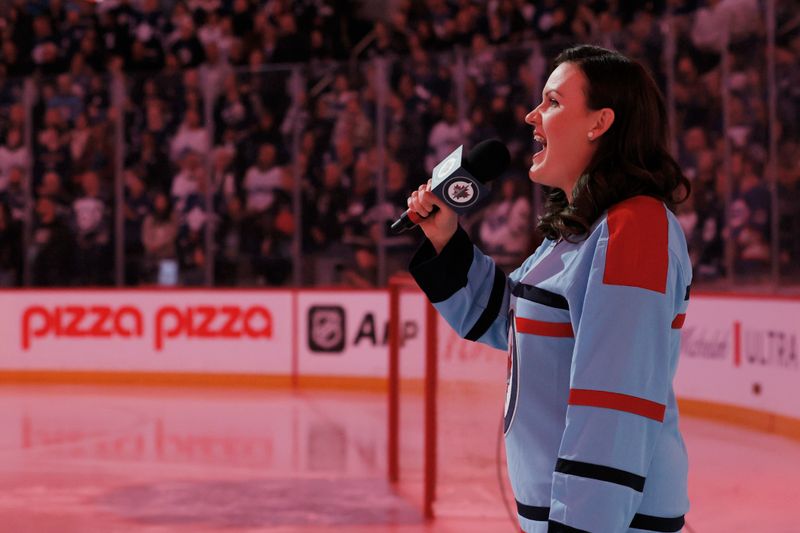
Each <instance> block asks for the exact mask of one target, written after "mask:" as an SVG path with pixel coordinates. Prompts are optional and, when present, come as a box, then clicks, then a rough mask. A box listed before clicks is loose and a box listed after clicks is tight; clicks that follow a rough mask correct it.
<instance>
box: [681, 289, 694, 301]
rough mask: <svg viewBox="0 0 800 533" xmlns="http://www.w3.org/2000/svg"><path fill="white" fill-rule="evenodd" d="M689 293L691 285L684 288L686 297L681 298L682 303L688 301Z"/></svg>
mask: <svg viewBox="0 0 800 533" xmlns="http://www.w3.org/2000/svg"><path fill="white" fill-rule="evenodd" d="M690 292H692V286H691V285H687V286H686V296H684V297H683V301H686V300H688V299H689V293H690Z"/></svg>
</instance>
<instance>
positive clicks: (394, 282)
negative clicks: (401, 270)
mask: <svg viewBox="0 0 800 533" xmlns="http://www.w3.org/2000/svg"><path fill="white" fill-rule="evenodd" d="M413 292H416V293H421V291H420V290H419V288H418V287H417V284H416V283H415V282H414V279H413V278H412V277H411V276H409V275H407V274H405V275H403V274H398V275H395V276H393V277H392V278H391V279H390V280H389V376H388V391H389V405H388V417H387V418H388V424H389V427H388V439H387V445H388V449H387V458H388V461H387V462H388V469H389V472H388V477H389V481H390V482H391V483H394V484H396V485H397V484H400V483H402V482H403V480H402V479H401V473H400V466H401V465H400V461H401V453H400V446H401V440H400V435H401V431H402V429H401V426H400V395H401V379H402V376H401V372H400V351H401V322H402V313H401V310H400V299H401V295H402V294H403V293H413ZM423 322H424V341H423V346H424V355H423V360H424V370H423V379H422V390H423V413H424V427H423V451H422V453H423V468H422V473H423V479H422V502H421V503H422V509H423V514H424V516H425V518H426V519H431V518H433V501H434V499H435V497H436V495H435V491H436V433H437V431H436V426H437V424H436V385H437V354H436V351H437V335H436V333H437V322H438V320H437V315H436V310H435V309H434V307H433V306H432V305H431V304H430V303H429V302H427V301H426V303H425V317H424V321H423Z"/></svg>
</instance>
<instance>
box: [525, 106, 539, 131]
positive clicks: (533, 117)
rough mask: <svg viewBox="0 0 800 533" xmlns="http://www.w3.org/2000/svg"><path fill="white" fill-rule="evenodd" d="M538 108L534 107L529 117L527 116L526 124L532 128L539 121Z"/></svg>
mask: <svg viewBox="0 0 800 533" xmlns="http://www.w3.org/2000/svg"><path fill="white" fill-rule="evenodd" d="M538 109H539V108H538V107H534V108H533V109H532V110H531V111H530V112H529V113H528V114H527V115H525V123H526V124H529V125H531V126H533V125H535V124H536V122H537V121H538V120H539V111H538Z"/></svg>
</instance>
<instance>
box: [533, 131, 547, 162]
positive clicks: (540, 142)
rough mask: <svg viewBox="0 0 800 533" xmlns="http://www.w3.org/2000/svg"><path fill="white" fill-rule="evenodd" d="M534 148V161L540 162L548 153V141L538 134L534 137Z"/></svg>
mask: <svg viewBox="0 0 800 533" xmlns="http://www.w3.org/2000/svg"><path fill="white" fill-rule="evenodd" d="M533 146H534V153H533V160H534V161H537V160H540V159H541V157H542V156H544V153H545V152H546V151H547V139H545V138H544V137H543V136H541V135H539V134H538V133H537V134H535V135H534V136H533Z"/></svg>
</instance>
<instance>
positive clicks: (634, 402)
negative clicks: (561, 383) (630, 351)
mask: <svg viewBox="0 0 800 533" xmlns="http://www.w3.org/2000/svg"><path fill="white" fill-rule="evenodd" d="M569 404H570V405H583V406H587V407H600V408H603V409H614V410H615V411H625V412H626V413H633V414H635V415H639V416H643V417H645V418H651V419H653V420H656V421H658V422H663V421H664V411H666V409H667V407H666V406H665V405H662V404H660V403H656V402H652V401H650V400H645V399H644V398H637V397H636V396H629V395H628V394H620V393H617V392H606V391H599V390H586V389H572V390H570V391H569Z"/></svg>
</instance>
